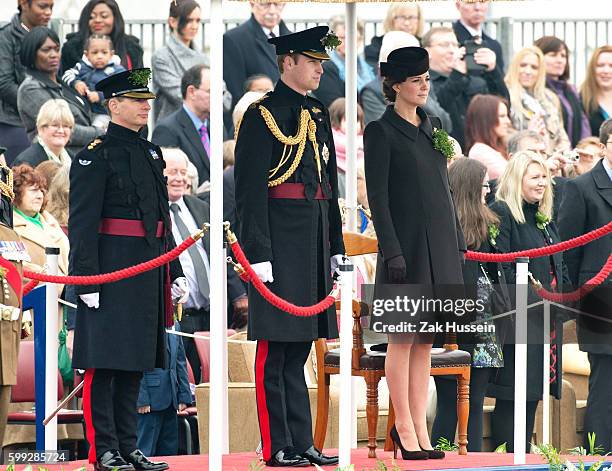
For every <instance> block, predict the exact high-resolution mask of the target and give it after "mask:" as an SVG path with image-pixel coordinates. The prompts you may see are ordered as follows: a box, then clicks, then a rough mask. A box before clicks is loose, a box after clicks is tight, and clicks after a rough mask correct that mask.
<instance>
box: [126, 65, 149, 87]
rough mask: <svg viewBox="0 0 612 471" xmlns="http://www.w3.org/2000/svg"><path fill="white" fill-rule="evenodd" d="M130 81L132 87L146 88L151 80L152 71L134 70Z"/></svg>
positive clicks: (129, 77) (129, 78)
mask: <svg viewBox="0 0 612 471" xmlns="http://www.w3.org/2000/svg"><path fill="white" fill-rule="evenodd" d="M128 80H129V81H130V83H131V84H132V85H136V86H138V87H146V86H148V85H149V81H150V80H151V69H141V70H133V71H132V72H130V75H129V76H128Z"/></svg>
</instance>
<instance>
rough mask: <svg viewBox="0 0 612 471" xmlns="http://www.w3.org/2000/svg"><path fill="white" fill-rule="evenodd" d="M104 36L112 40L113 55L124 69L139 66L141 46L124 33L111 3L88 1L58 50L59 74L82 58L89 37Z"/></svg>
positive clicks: (119, 13)
mask: <svg viewBox="0 0 612 471" xmlns="http://www.w3.org/2000/svg"><path fill="white" fill-rule="evenodd" d="M93 33H95V34H104V35H106V36H110V37H111V39H112V40H113V47H114V49H115V54H117V55H118V56H119V57H120V58H121V65H123V67H125V68H126V69H128V70H131V69H137V68H139V67H143V62H142V54H143V51H142V47H141V46H140V44H139V42H138V38H136V37H135V36H132V35H130V34H126V33H125V23H124V21H123V15H122V14H121V10H119V5H117V2H116V1H115V0H89V2H87V3H86V4H85V6H84V7H83V9H82V10H81V16H80V17H79V29H78V31H77V32H76V33H71V34H69V35H68V36H66V42H65V43H64V47H63V48H62V69H61V70H62V73H63V72H65V71H66V70H68V69H70V68H72V67H74V66H75V65H76V63H77V62H79V60H80V59H81V57H82V56H83V50H84V49H85V47H84V46H85V40H86V39H87V38H88V37H89V35H90V34H93Z"/></svg>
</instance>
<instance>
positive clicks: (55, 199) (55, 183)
mask: <svg viewBox="0 0 612 471" xmlns="http://www.w3.org/2000/svg"><path fill="white" fill-rule="evenodd" d="M37 169H38V168H37ZM69 175H70V169H69V168H68V167H64V166H63V167H61V168H60V169H59V170H58V171H57V172H55V176H54V177H53V178H52V179H50V180H49V181H50V182H51V183H50V184H49V191H48V192H47V211H48V212H49V213H50V214H51V215H52V216H53V217H54V218H55V219H56V220H57V222H58V223H59V225H60V227H61V228H62V230H63V231H64V232H65V233H67V231H68V194H69V192H70V178H69Z"/></svg>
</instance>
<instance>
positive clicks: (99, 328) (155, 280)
mask: <svg viewBox="0 0 612 471" xmlns="http://www.w3.org/2000/svg"><path fill="white" fill-rule="evenodd" d="M150 74H151V71H150V69H134V70H131V71H129V72H121V73H118V74H115V75H111V76H110V77H108V78H106V79H104V80H102V81H100V82H99V83H98V84H97V85H96V91H99V92H102V93H104V96H105V97H106V98H107V102H106V106H107V109H108V111H109V115H110V117H111V122H110V124H109V125H108V132H107V134H106V135H105V136H104V137H102V138H99V139H96V140H94V141H93V142H92V143H91V144H89V145H88V146H87V148H86V149H83V150H82V151H81V152H79V153H78V154H77V155H76V156H75V158H74V160H73V161H72V165H71V168H70V215H69V221H68V226H69V228H70V231H69V238H70V272H71V274H72V275H97V274H100V273H108V272H112V271H115V270H118V269H120V268H125V267H129V266H133V265H136V264H138V263H141V262H144V261H148V260H151V259H154V258H156V257H159V256H160V255H162V254H163V253H165V252H166V251H167V250H168V249H169V248H171V247H172V246H173V245H174V240H173V238H172V225H171V220H170V210H169V208H168V191H167V189H166V182H165V178H164V174H163V167H164V160H163V157H162V154H161V150H160V148H159V147H157V146H155V145H153V144H151V143H150V142H149V141H147V140H145V139H143V138H141V137H140V134H139V131H140V130H141V129H142V128H143V127H144V126H145V125H146V124H147V120H148V117H149V111H150V110H151V106H150V104H149V102H148V100H150V99H153V98H155V95H153V93H151V92H150V91H149V89H148V83H149V80H150ZM171 280H173V282H172V286H170V281H171ZM76 292H77V294H78V295H79V300H78V303H77V315H76V327H75V334H74V351H73V358H72V366H73V367H75V368H79V369H84V370H85V387H84V390H83V411H84V415H85V423H86V426H87V440H88V442H89V462H90V463H94V469H96V470H108V471H110V470H118V471H122V470H128V469H134V468H135V469H144V470H154V471H155V470H163V469H167V468H168V465H167V464H166V463H163V462H159V463H154V462H151V461H149V459H148V458H147V457H146V456H145V455H144V454H143V453H142V452H141V451H140V450H139V449H137V444H136V443H137V431H136V430H137V429H136V424H137V407H136V401H137V398H138V392H139V389H140V380H141V378H142V372H143V371H146V370H151V369H153V368H156V367H158V368H165V367H166V360H167V358H166V341H165V340H166V339H165V327H169V326H170V325H172V316H173V308H172V298H171V294H172V297H174V298H178V302H184V301H185V300H186V299H187V296H188V294H189V289H188V286H187V280H186V279H185V278H184V276H183V272H182V270H181V267H180V263H179V261H178V260H174V261H172V262H170V267H169V268H168V266H167V265H164V266H162V267H160V268H157V269H155V270H150V271H147V272H145V273H142V274H140V275H138V276H135V277H130V278H126V279H124V280H121V281H116V282H113V283H108V284H103V285H89V286H77V288H76Z"/></svg>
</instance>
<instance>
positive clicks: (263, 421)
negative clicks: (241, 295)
mask: <svg viewBox="0 0 612 471" xmlns="http://www.w3.org/2000/svg"><path fill="white" fill-rule="evenodd" d="M311 346H312V342H271V341H268V340H258V341H257V354H256V358H255V388H256V396H257V415H258V418H259V431H260V433H261V444H262V449H263V458H264V460H266V461H268V460H270V458H271V457H272V456H273V455H274V454H275V453H276V452H277V451H279V450H281V449H283V448H286V447H294V448H295V451H297V452H298V453H301V452H304V451H306V450H307V449H308V448H310V447H311V446H312V443H313V442H312V419H311V415H310V400H309V398H308V388H307V386H306V380H305V378H304V364H305V363H306V360H307V359H308V355H309V353H310V348H311Z"/></svg>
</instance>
